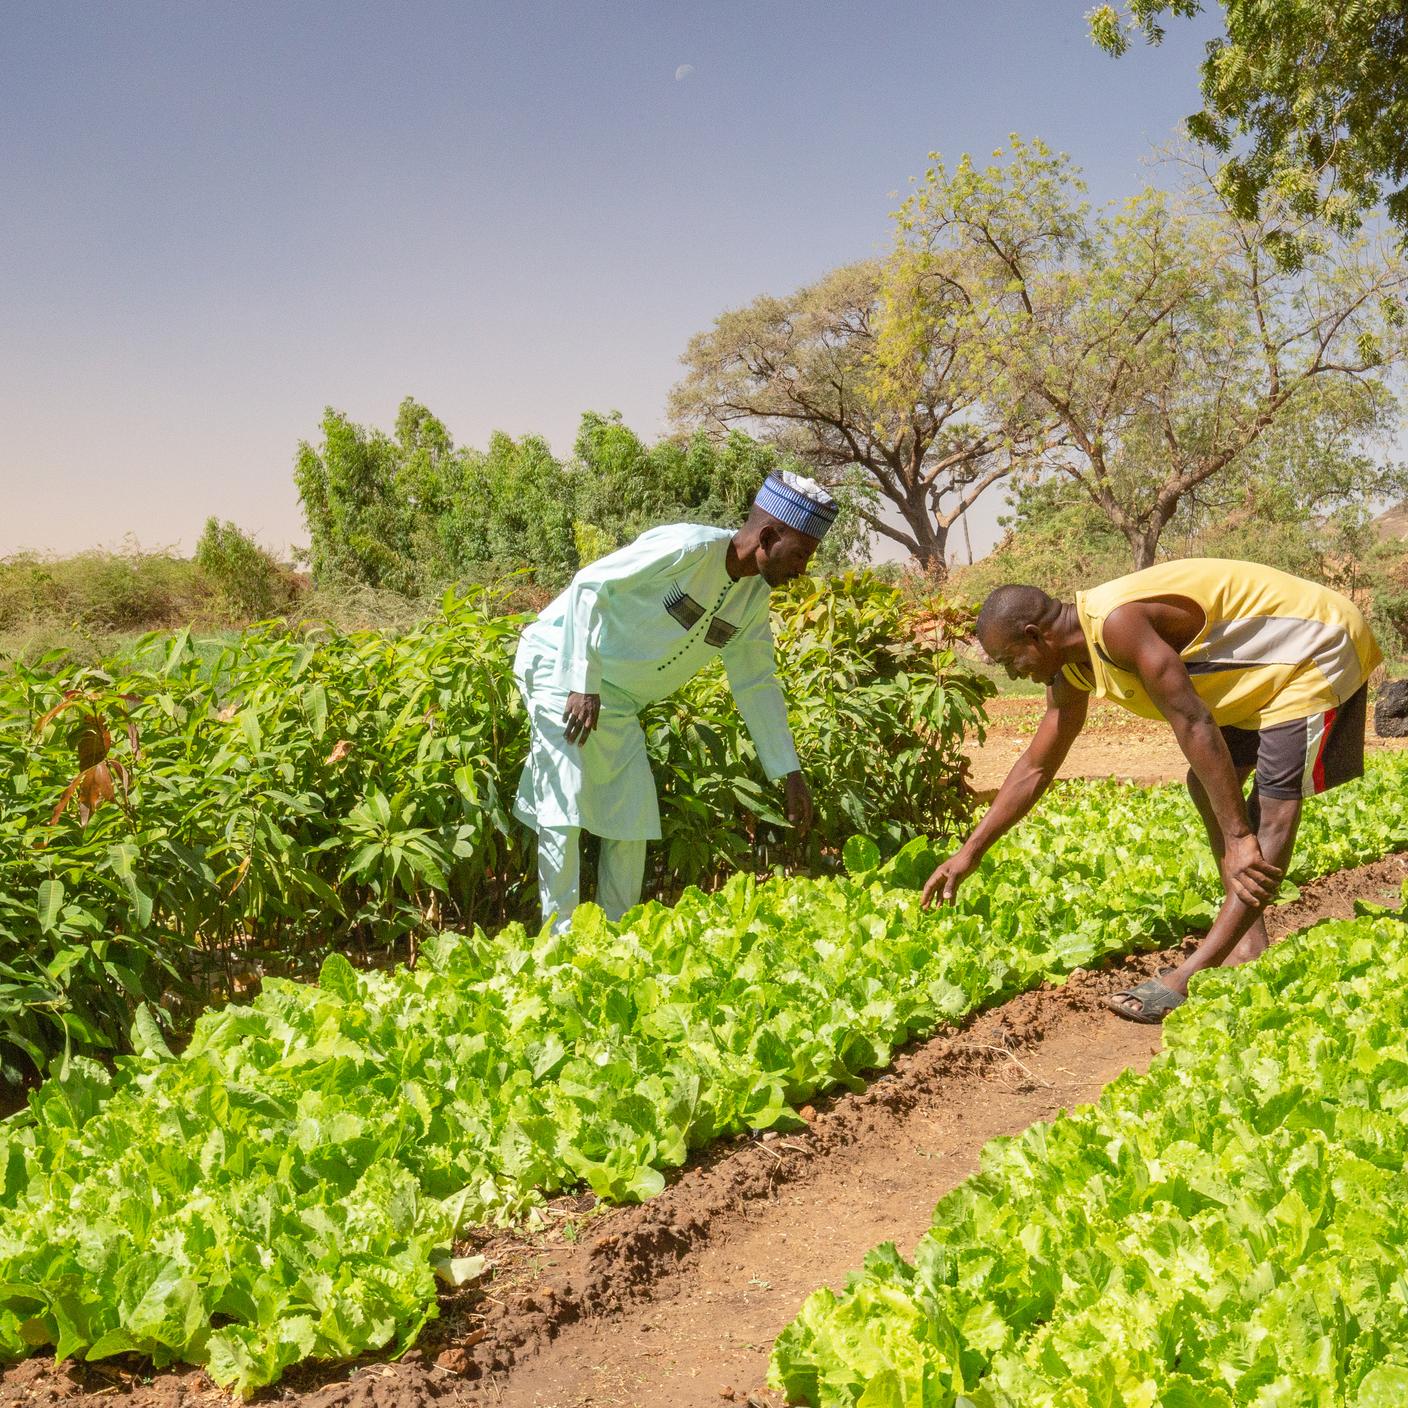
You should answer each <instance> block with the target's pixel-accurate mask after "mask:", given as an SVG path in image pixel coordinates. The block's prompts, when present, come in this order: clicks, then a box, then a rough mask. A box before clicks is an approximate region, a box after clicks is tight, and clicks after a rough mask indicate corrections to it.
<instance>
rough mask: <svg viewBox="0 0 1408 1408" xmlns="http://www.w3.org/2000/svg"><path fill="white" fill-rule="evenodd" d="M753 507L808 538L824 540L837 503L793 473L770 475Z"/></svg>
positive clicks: (779, 471) (811, 483) (815, 486)
mask: <svg viewBox="0 0 1408 1408" xmlns="http://www.w3.org/2000/svg"><path fill="white" fill-rule="evenodd" d="M753 504H754V506H755V507H757V508H760V509H762V510H763V512H764V513H770V514H771V515H772V516H773V517H774V518H776V519H777V520H778V521H779V522H781V523H785V524H787V526H788V527H789V528H795V529H796V530H797V531H798V532H799V533H805V534H806V535H807V536H808V537H809V538H824V537H825V536H826V530H827V529H828V528H830V527H831V525H832V524H833V523H834V522H835V521H836V510H837V505H836V500H835V499H833V498H832V497H831V495H830V494H828V493H827V492H826V490H825V489H823V488H822V487H821V485H820V484H818V483H817V482H816V480H815V479H808V478H807V477H806V475H804V474H794V473H793V472H792V471H791V470H790V469H779V470H775V471H774V472H773V473H772V474H770V475H768V477H767V478H766V479H765V480H763V487H762V488H761V489H759V490H758V496H757V498H755V499H754V500H753Z"/></svg>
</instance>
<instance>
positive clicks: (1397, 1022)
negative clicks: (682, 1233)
mask: <svg viewBox="0 0 1408 1408" xmlns="http://www.w3.org/2000/svg"><path fill="white" fill-rule="evenodd" d="M1405 896H1406V897H1408V886H1405ZM1405 985H1408V925H1406V924H1405V923H1404V922H1403V919H1402V918H1401V917H1385V918H1373V919H1371V918H1362V919H1359V920H1355V921H1341V922H1331V923H1326V924H1322V925H1320V926H1318V927H1316V928H1314V929H1312V930H1309V931H1308V932H1306V933H1305V934H1303V935H1301V936H1299V937H1298V938H1297V939H1295V940H1292V941H1288V942H1287V943H1285V944H1282V945H1279V946H1278V947H1277V948H1276V949H1274V950H1272V952H1271V953H1270V954H1268V955H1267V956H1266V957H1265V958H1264V959H1262V960H1261V961H1260V962H1259V963H1258V964H1257V965H1256V966H1255V968H1253V969H1248V970H1241V971H1236V972H1218V973H1212V974H1209V975H1207V976H1206V977H1205V978H1203V979H1201V980H1199V982H1198V983H1197V984H1196V985H1195V994H1196V1001H1194V1002H1192V1003H1190V1004H1189V1005H1188V1006H1187V1007H1184V1008H1182V1009H1180V1010H1179V1011H1178V1012H1177V1013H1176V1014H1174V1016H1173V1017H1172V1018H1171V1019H1170V1020H1169V1022H1168V1025H1167V1027H1166V1028H1165V1031H1166V1038H1165V1046H1166V1051H1165V1054H1164V1055H1162V1056H1161V1057H1159V1058H1158V1059H1157V1060H1156V1061H1155V1063H1154V1065H1153V1067H1152V1068H1151V1070H1150V1071H1149V1073H1148V1075H1146V1076H1143V1077H1136V1076H1130V1075H1127V1076H1123V1077H1121V1078H1120V1079H1119V1080H1117V1081H1115V1082H1114V1083H1113V1084H1112V1085H1111V1086H1110V1087H1109V1089H1108V1090H1107V1092H1106V1094H1105V1095H1104V1097H1103V1098H1102V1099H1101V1100H1100V1102H1099V1103H1098V1104H1096V1105H1093V1106H1086V1107H1083V1108H1081V1109H1079V1110H1077V1111H1076V1112H1075V1113H1074V1114H1071V1115H1067V1116H1063V1117H1061V1118H1059V1119H1057V1120H1056V1121H1054V1122H1053V1123H1051V1124H1049V1125H1046V1124H1043V1125H1036V1126H1034V1127H1033V1128H1031V1129H1029V1130H1028V1131H1027V1132H1026V1133H1025V1134H1023V1135H1021V1136H1020V1137H1019V1138H1016V1139H1009V1140H998V1141H995V1142H994V1143H993V1144H991V1145H989V1146H988V1148H987V1150H986V1151H985V1152H984V1156H983V1165H982V1172H981V1173H980V1174H979V1175H978V1176H977V1177H975V1178H972V1179H970V1180H969V1181H968V1182H967V1183H965V1184H963V1185H962V1186H961V1187H959V1188H958V1189H956V1190H955V1191H954V1192H953V1193H951V1194H950V1195H949V1196H948V1197H946V1198H944V1199H943V1200H942V1201H941V1202H940V1203H939V1205H938V1207H937V1209H936V1211H935V1214H934V1224H933V1227H932V1228H931V1230H930V1231H929V1232H928V1233H927V1234H926V1235H925V1237H924V1238H923V1239H922V1240H921V1241H920V1243H919V1246H918V1248H917V1250H916V1252H915V1256H914V1261H913V1263H910V1262H906V1261H904V1260H903V1259H902V1258H901V1257H900V1256H899V1255H898V1254H897V1253H896V1251H895V1249H894V1247H893V1246H891V1245H886V1246H883V1247H881V1248H879V1249H877V1250H876V1251H875V1252H873V1253H871V1255H870V1257H869V1258H867V1260H866V1262H865V1266H864V1269H863V1270H862V1271H861V1272H860V1273H858V1274H857V1275H856V1276H854V1277H853V1278H852V1279H851V1281H850V1283H849V1285H848V1286H847V1287H846V1289H845V1291H844V1292H843V1293H842V1294H841V1295H840V1296H836V1295H833V1294H832V1293H831V1292H829V1291H819V1292H817V1293H816V1294H814V1295H813V1296H812V1297H811V1298H810V1299H809V1300H808V1301H807V1302H806V1304H805V1305H804V1306H803V1308H802V1311H801V1314H800V1315H799V1316H798V1318H797V1320H796V1321H795V1322H794V1323H793V1324H792V1325H791V1326H790V1327H789V1328H788V1329H787V1330H786V1331H784V1332H783V1334H782V1336H781V1337H780V1338H779V1339H778V1341H777V1344H776V1347H775V1350H774V1354H773V1366H772V1380H773V1382H774V1384H775V1386H777V1387H780V1388H785V1389H786V1390H787V1391H788V1393H789V1398H790V1400H791V1401H794V1402H802V1403H808V1404H815V1405H824V1408H838V1406H839V1405H847V1406H848V1408H849V1405H864V1408H1058V1405H1059V1408H1234V1405H1251V1406H1252V1408H1331V1405H1336V1408H1339V1406H1340V1405H1344V1406H1345V1408H1401V1405H1403V1404H1404V1403H1408V1253H1405V1250H1404V1249H1405V1247H1408V1176H1405V1173H1404V1164H1405V1158H1408V1032H1406V1031H1405V1027H1404V1023H1403V992H1404V989H1405Z"/></svg>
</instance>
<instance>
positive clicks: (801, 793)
mask: <svg viewBox="0 0 1408 1408" xmlns="http://www.w3.org/2000/svg"><path fill="white" fill-rule="evenodd" d="M782 785H783V788H784V790H785V792H786V796H787V820H788V821H790V822H791V823H792V825H793V826H795V827H796V828H797V834H798V835H799V836H805V835H806V834H807V832H808V831H810V830H811V829H812V793H811V788H809V787H808V786H807V779H806V778H805V777H803V776H802V774H801V773H800V772H789V773H788V774H787V776H786V778H785V779H784V780H783V784H782Z"/></svg>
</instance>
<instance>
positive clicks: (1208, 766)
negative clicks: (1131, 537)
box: [1105, 602, 1281, 905]
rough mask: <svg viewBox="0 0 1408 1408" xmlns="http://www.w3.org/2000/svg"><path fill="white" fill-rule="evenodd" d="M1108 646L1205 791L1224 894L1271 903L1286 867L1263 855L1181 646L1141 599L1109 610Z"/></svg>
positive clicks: (1255, 902) (1223, 745)
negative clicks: (1222, 847) (1222, 849)
mask: <svg viewBox="0 0 1408 1408" xmlns="http://www.w3.org/2000/svg"><path fill="white" fill-rule="evenodd" d="M1105 645H1106V648H1107V649H1108V650H1109V652H1110V657H1111V659H1112V660H1114V662H1115V663H1116V664H1117V665H1119V666H1120V667H1121V668H1122V669H1127V670H1131V671H1133V673H1134V674H1136V675H1138V677H1139V681H1140V683H1141V684H1142V685H1143V686H1144V688H1145V690H1146V691H1147V692H1148V695H1149V698H1150V699H1152V700H1153V701H1154V703H1155V705H1156V706H1157V707H1158V710H1159V712H1160V713H1161V714H1162V715H1163V716H1164V718H1166V719H1167V720H1168V721H1169V724H1170V725H1171V726H1172V728H1173V733H1174V737H1175V738H1177V739H1178V746H1179V747H1180V748H1181V749H1182V750H1183V756H1184V757H1185V758H1187V759H1188V764H1189V766H1190V767H1191V768H1192V769H1193V772H1194V773H1195V774H1196V775H1197V778H1198V781H1199V782H1201V783H1202V784H1203V788H1204V790H1205V791H1206V792H1207V794H1208V800H1209V801H1210V802H1211V804H1212V809H1213V815H1214V816H1215V817H1216V818H1217V824H1218V827H1219V828H1220V829H1221V831H1222V836H1223V840H1224V842H1225V844H1226V854H1225V856H1224V859H1223V873H1222V878H1223V883H1224V885H1225V886H1226V889H1227V893H1228V894H1229V895H1235V896H1236V897H1237V898H1238V899H1240V900H1242V901H1243V902H1245V903H1247V904H1253V905H1260V904H1266V903H1268V902H1269V901H1270V900H1271V898H1272V897H1273V896H1274V895H1275V891H1276V886H1277V882H1279V880H1280V878H1281V871H1280V870H1279V869H1278V868H1277V867H1276V866H1274V865H1271V864H1270V862H1268V861H1267V860H1266V859H1265V858H1264V857H1263V856H1262V854H1261V848H1260V846H1259V845H1258V843H1257V839H1256V834H1255V833H1254V832H1253V831H1252V829H1251V824H1250V823H1249V822H1248V820H1247V808H1246V803H1245V802H1244V800H1243V798H1242V789H1241V786H1240V785H1239V784H1238V781H1237V770H1236V768H1235V767H1233V765H1232V755H1231V754H1230V753H1228V751H1227V743H1226V741H1225V740H1224V739H1223V737H1222V731H1221V729H1219V728H1218V726H1217V724H1216V723H1214V722H1213V717H1212V715H1211V714H1210V713H1209V712H1208V708H1207V705H1206V704H1204V703H1203V701H1202V700H1201V699H1200V698H1199V697H1198V692H1197V691H1196V690H1195V689H1194V688H1193V681H1192V679H1191V678H1190V677H1189V675H1188V669H1187V667H1186V666H1185V665H1184V663H1183V660H1182V658H1181V657H1180V656H1179V653H1178V651H1176V650H1175V649H1174V648H1173V646H1172V645H1170V644H1169V642H1168V641H1166V640H1165V639H1164V638H1163V636H1162V635H1160V634H1159V632H1158V629H1157V628H1156V626H1155V625H1154V622H1153V620H1152V619H1151V615H1150V612H1149V610H1148V607H1147V605H1146V604H1145V603H1143V602H1130V603H1129V604H1128V605H1126V606H1122V607H1120V608H1119V609H1118V610H1117V611H1114V612H1112V613H1111V615H1110V618H1109V620H1107V621H1106V623H1105Z"/></svg>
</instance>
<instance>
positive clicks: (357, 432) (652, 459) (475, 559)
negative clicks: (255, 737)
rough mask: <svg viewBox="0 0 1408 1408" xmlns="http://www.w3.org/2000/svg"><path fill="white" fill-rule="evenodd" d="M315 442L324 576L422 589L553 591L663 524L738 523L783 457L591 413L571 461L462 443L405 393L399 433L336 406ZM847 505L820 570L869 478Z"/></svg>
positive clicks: (306, 480)
mask: <svg viewBox="0 0 1408 1408" xmlns="http://www.w3.org/2000/svg"><path fill="white" fill-rule="evenodd" d="M322 429H323V442H322V444H321V445H320V446H318V447H316V448H315V447H313V446H311V445H309V444H306V443H305V444H302V445H300V446H299V450H298V457H297V461H296V465H295V471H294V475H295V480H296V482H297V484H298V489H299V493H300V496H301V497H302V500H303V508H304V515H305V517H306V519H307V523H308V528H309V532H310V534H311V537H312V548H311V558H312V565H313V572H314V576H315V577H316V578H317V580H318V581H319V582H320V583H331V582H341V583H353V584H360V585H365V586H370V587H377V588H383V589H388V590H392V591H396V592H400V593H402V594H405V595H410V596H414V595H419V594H423V593H426V592H429V591H432V590H435V589H437V588H439V587H441V586H443V585H445V584H446V583H449V582H455V581H461V582H463V581H483V580H486V579H500V578H502V577H504V576H506V575H507V574H509V573H515V572H517V573H522V574H524V575H525V576H526V577H527V578H528V579H529V580H531V581H532V582H533V583H534V584H536V585H538V586H541V587H545V588H547V589H555V588H557V587H559V586H561V585H562V584H563V583H565V582H566V581H567V579H568V578H569V577H571V575H572V573H573V572H575V571H576V570H577V568H578V567H579V566H580V565H581V564H582V562H584V561H590V560H591V559H592V558H595V557H599V556H601V555H602V554H603V553H606V552H610V551H612V550H613V549H614V548H616V547H619V546H621V545H622V544H624V543H626V542H628V541H629V540H630V539H631V538H633V537H635V536H636V535H637V534H639V533H640V532H642V531H644V530H645V529H646V528H649V527H652V526H654V525H655V524H659V523H665V522H671V521H680V520H684V521H690V522H695V523H712V524H717V525H720V526H727V527H732V526H734V525H736V524H737V523H739V522H740V521H741V520H742V518H743V517H744V515H745V514H746V513H747V511H748V506H749V504H750V503H751V502H752V498H753V495H754V494H755V493H756V492H757V488H758V486H759V484H761V483H762V480H763V478H764V476H765V475H766V474H767V473H768V472H769V471H770V470H772V469H774V468H776V467H777V466H778V465H780V464H782V463H784V462H785V460H784V457H783V456H782V455H780V454H779V452H778V451H777V450H776V449H775V448H773V447H771V446H767V445H760V444H758V443H756V442H755V441H753V440H750V439H749V438H748V437H747V436H746V435H743V434H741V433H737V432H736V433H734V434H731V435H728V436H726V437H724V438H723V439H721V440H717V441H715V440H711V439H709V438H708V437H707V436H705V435H703V434H699V435H695V436H694V437H692V438H691V439H688V440H662V441H660V442H659V443H657V444H655V445H647V444H646V443H645V442H644V441H642V440H641V439H640V437H639V436H637V435H636V434H635V433H634V432H633V431H631V430H630V429H629V427H627V426H626V425H624V424H623V423H622V421H621V417H620V415H619V414H612V415H600V414H598V413H596V412H588V413H587V414H586V415H585V416H583V418H582V424H581V428H580V430H579V432H578V435H577V441H576V445H575V447H574V455H573V457H572V459H571V460H569V461H566V462H563V461H560V460H558V459H557V458H556V457H555V456H554V455H553V453H552V450H551V448H550V447H549V445H548V443H547V442H546V441H545V440H543V439H541V438H540V437H538V436H531V435H530V436H525V437H524V438H522V439H520V440H515V439H513V438H512V437H511V436H508V435H504V434H501V433H496V434H494V435H493V436H492V437H491V438H490V441H489V445H488V448H487V449H485V450H482V451H481V450H474V449H465V448H458V449H457V448H456V447H455V445H454V443H453V441H452V439H451V437H450V435H449V433H448V432H447V431H446V429H445V427H444V425H443V424H442V423H441V422H440V421H439V420H437V419H436V418H435V417H434V416H433V415H431V413H430V412H429V411H428V410H427V409H426V408H425V407H424V406H421V405H420V404H418V403H417V402H415V401H414V400H411V399H409V398H408V399H407V400H406V401H404V402H403V403H402V405H401V408H400V411H399V413H398V415H397V418H396V429H395V433H394V435H386V434H384V433H383V432H381V431H379V430H372V429H367V428H365V427H363V426H359V425H354V424H353V423H351V422H350V421H349V420H348V419H347V417H346V416H345V415H344V414H343V413H342V412H340V411H336V410H332V409H331V408H330V409H329V410H328V411H327V412H326V413H325V415H324V417H323V423H322ZM838 492H839V495H840V498H841V501H842V506H843V512H842V514H841V515H840V517H839V518H838V522H837V525H836V527H835V528H833V530H832V532H831V533H830V534H828V535H827V540H826V543H825V545H824V551H823V553H822V554H821V555H819V561H818V565H819V567H821V568H822V569H823V570H825V569H826V568H828V567H834V566H838V565H840V564H842V563H844V562H845V561H847V560H849V558H850V557H851V556H852V555H853V554H854V553H856V552H857V551H859V550H860V549H861V548H863V546H864V543H865V540H866V530H865V525H864V523H863V521H862V519H861V518H860V516H859V508H860V506H862V505H864V504H865V503H867V502H868V499H867V498H866V494H865V490H864V486H853V485H850V484H844V483H843V484H842V485H841V487H840V489H839V491H838Z"/></svg>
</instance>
